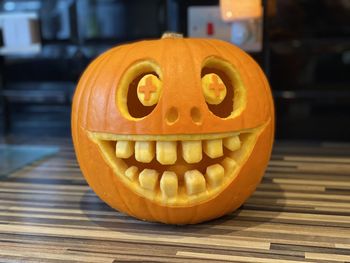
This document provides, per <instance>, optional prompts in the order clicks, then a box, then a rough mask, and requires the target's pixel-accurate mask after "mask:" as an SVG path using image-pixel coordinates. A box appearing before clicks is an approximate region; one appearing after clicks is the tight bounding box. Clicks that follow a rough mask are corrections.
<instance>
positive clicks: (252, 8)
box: [220, 0, 262, 21]
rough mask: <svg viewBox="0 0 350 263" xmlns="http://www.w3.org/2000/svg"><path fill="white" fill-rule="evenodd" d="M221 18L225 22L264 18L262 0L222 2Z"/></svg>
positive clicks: (222, 0)
mask: <svg viewBox="0 0 350 263" xmlns="http://www.w3.org/2000/svg"><path fill="white" fill-rule="evenodd" d="M220 8H221V16H222V19H223V20H225V21H233V20H241V19H247V18H258V17H261V16H262V5H261V0H244V1H242V0H220Z"/></svg>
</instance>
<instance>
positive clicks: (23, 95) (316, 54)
mask: <svg viewBox="0 0 350 263" xmlns="http://www.w3.org/2000/svg"><path fill="white" fill-rule="evenodd" d="M263 2H264V4H265V5H266V6H265V10H270V11H269V15H268V16H267V19H266V20H265V23H264V24H265V28H264V30H265V38H264V50H263V52H260V53H256V54H252V55H253V56H254V58H256V60H257V61H258V62H259V63H260V64H261V65H262V67H263V68H264V70H265V71H266V73H267V75H268V77H269V79H270V84H271V87H272V90H273V95H274V98H275V105H276V114H277V119H276V137H277V139H289V140H309V141H310V140H312V141H318V140H322V141H350V0H275V1H263ZM9 3H10V4H9ZM191 5H218V1H200V0H197V1H183V0H147V1H145V0H128V1H121V0H119V1H118V0H99V1H97V0H76V1H74V0H61V1H1V0H0V12H14V11H35V12H38V13H39V15H40V31H41V42H42V45H43V49H42V51H41V52H40V54H37V55H30V56H5V57H4V56H2V57H1V56H0V70H1V71H0V72H1V73H0V95H1V96H0V99H1V107H0V121H1V122H0V123H1V129H0V133H1V134H2V135H4V134H10V135H12V136H24V135H25V136H31V135H32V136H70V110H71V109H70V105H71V99H72V95H73V92H74V88H75V84H76V83H77V80H78V79H79V76H80V74H81V73H82V71H83V70H84V68H85V67H86V66H87V64H88V63H89V62H90V61H91V60H92V59H93V58H95V57H96V56H97V55H98V54H100V53H101V52H103V51H104V50H106V49H108V48H110V47H112V46H115V45H118V44H121V43H125V42H130V41H134V40H138V39H151V38H159V37H160V36H161V35H162V33H163V32H164V31H166V30H171V31H176V32H182V33H184V34H185V35H186V33H187V32H186V31H187V18H186V17H187V8H188V6H191ZM8 9H11V10H8ZM63 17H65V19H66V18H67V17H68V21H69V22H68V24H66V26H65V28H64V30H63V29H62V27H63V26H62V20H63V19H64V18H63Z"/></svg>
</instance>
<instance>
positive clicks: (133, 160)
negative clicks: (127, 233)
mask: <svg viewBox="0 0 350 263" xmlns="http://www.w3.org/2000/svg"><path fill="white" fill-rule="evenodd" d="M72 135H73V141H74V146H75V151H76V155H77V159H78V161H79V164H80V167H81V170H82V172H83V174H84V176H85V178H86V180H87V182H88V183H89V185H90V186H91V187H92V189H93V190H94V191H95V192H96V194H97V195H98V196H99V197H100V198H101V199H102V200H103V201H105V202H106V203H107V204H109V205H110V206H111V207H113V208H115V209H118V210H120V211H122V212H125V213H127V214H129V215H131V216H134V217H137V218H139V219H143V220H149V221H159V222H164V223H172V224H192V223H198V222H202V221H206V220H210V219H213V218H217V217H219V216H222V215H225V214H227V213H229V212H232V211H234V210H235V209H237V208H238V207H239V206H241V205H242V203H243V202H244V201H245V200H246V199H247V198H248V197H249V196H250V195H251V194H252V193H253V191H254V190H255V188H256V186H257V185H258V184H259V182H260V180H261V178H262V176H263V174H264V170H265V168H266V166H267V163H268V160H269V157H270V154H271V148H272V143H273V135H274V108H273V101H272V97H271V92H270V88H269V85H268V82H267V80H266V78H265V76H264V74H263V72H262V70H261V69H260V68H259V66H258V65H257V64H256V63H255V62H254V60H253V59H252V58H251V57H250V56H248V55H247V54H246V53H245V52H243V51H242V50H240V49H239V48H237V47H235V46H233V45H231V44H229V43H226V42H223V41H220V40H214V39H212V40H206V39H186V38H180V37H174V36H170V37H163V38H162V39H159V40H150V41H141V42H136V43H132V44H127V45H122V46H119V47H116V48H113V49H111V50H109V51H107V52H105V53H104V54H102V55H101V56H99V57H98V58H97V59H95V60H94V61H93V62H92V63H91V64H90V65H89V67H88V68H87V69H86V71H85V72H84V74H83V76H82V77H81V79H80V81H79V84H78V86H77V89H76V93H75V96H74V101H73V110H72Z"/></svg>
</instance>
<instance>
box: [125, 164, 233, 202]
mask: <svg viewBox="0 0 350 263" xmlns="http://www.w3.org/2000/svg"><path fill="white" fill-rule="evenodd" d="M236 167H237V163H236V161H235V160H233V159H231V158H229V157H226V158H225V159H224V160H223V161H222V162H221V163H220V164H214V165H211V166H208V167H207V169H206V173H205V174H204V175H203V174H202V173H201V172H200V171H198V170H189V171H187V172H185V174H184V175H183V178H184V187H185V190H186V193H187V195H196V194H200V193H202V192H205V191H206V190H207V189H208V188H210V189H213V188H216V187H217V186H220V185H221V184H222V182H223V180H224V179H225V175H227V176H228V175H231V174H233V171H234V170H235V169H236ZM159 175H160V174H159V173H158V172H157V171H156V170H154V169H144V170H142V171H141V172H140V173H139V170H138V168H137V167H136V166H131V167H129V168H128V169H127V170H126V171H125V176H126V177H127V178H128V179H129V180H131V181H133V182H135V181H138V183H139V185H140V186H141V187H142V188H143V189H145V190H150V191H155V190H156V189H157V188H158V187H159V188H160V191H161V193H162V196H163V198H164V199H166V200H169V199H172V198H175V197H176V196H177V195H178V191H179V179H178V175H177V174H176V173H175V172H173V171H164V172H163V173H162V174H161V177H160V180H159Z"/></svg>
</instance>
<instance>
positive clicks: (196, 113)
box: [190, 107, 202, 125]
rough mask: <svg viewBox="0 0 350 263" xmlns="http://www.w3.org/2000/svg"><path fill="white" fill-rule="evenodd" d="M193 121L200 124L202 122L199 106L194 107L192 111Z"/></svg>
mask: <svg viewBox="0 0 350 263" xmlns="http://www.w3.org/2000/svg"><path fill="white" fill-rule="evenodd" d="M190 115H191V119H192V121H193V122H194V123H195V124H197V125H199V124H202V113H201V111H200V109H199V108H198V107H192V108H191V111H190Z"/></svg>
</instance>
